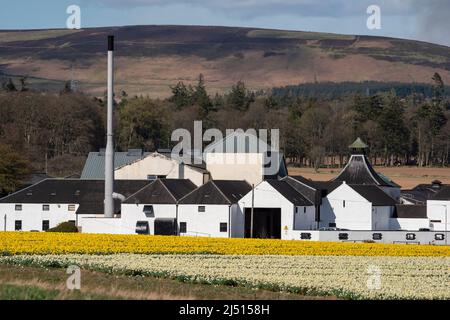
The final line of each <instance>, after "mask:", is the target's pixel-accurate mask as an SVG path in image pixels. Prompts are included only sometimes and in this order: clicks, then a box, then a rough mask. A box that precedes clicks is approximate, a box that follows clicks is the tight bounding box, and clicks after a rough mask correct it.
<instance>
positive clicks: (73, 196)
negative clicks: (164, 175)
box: [0, 179, 149, 214]
mask: <svg viewBox="0 0 450 320" xmlns="http://www.w3.org/2000/svg"><path fill="white" fill-rule="evenodd" d="M148 183H149V181H148V180H116V181H115V182H114V191H115V192H116V193H119V194H122V195H124V196H125V197H129V196H131V195H132V194H133V193H135V192H136V191H138V190H139V189H141V188H143V187H144V186H145V185H147V184H148ZM104 198H105V181H104V180H80V179H46V180H43V181H41V182H39V183H37V184H34V185H32V186H30V187H28V188H25V189H22V190H20V191H18V192H15V193H13V194H10V195H9V196H6V197H4V198H2V199H0V203H18V204H21V203H42V204H52V203H56V204H79V208H78V210H77V214H102V213H103V201H104ZM114 203H115V206H114V209H115V213H119V212H120V200H114Z"/></svg>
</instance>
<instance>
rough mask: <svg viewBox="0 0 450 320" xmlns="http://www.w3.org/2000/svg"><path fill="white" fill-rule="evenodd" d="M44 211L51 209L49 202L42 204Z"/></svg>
mask: <svg viewBox="0 0 450 320" xmlns="http://www.w3.org/2000/svg"><path fill="white" fill-rule="evenodd" d="M42 211H50V205H48V204H43V205H42Z"/></svg>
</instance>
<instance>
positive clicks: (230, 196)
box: [179, 180, 252, 205]
mask: <svg viewBox="0 0 450 320" xmlns="http://www.w3.org/2000/svg"><path fill="white" fill-rule="evenodd" d="M251 189H252V187H251V186H250V185H249V184H248V183H247V182H246V181H239V180H210V181H208V182H207V183H205V184H204V185H202V186H200V187H198V188H197V189H195V190H194V191H192V192H190V193H189V194H187V195H186V196H184V197H183V198H181V200H180V201H179V203H180V204H227V205H229V204H233V203H237V202H238V201H239V200H240V199H241V198H242V197H244V196H245V195H246V194H247V193H248V192H250V190H251Z"/></svg>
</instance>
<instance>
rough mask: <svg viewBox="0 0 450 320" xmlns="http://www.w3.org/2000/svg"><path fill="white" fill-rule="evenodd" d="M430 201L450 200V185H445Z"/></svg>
mask: <svg viewBox="0 0 450 320" xmlns="http://www.w3.org/2000/svg"><path fill="white" fill-rule="evenodd" d="M430 200H450V185H445V186H443V187H442V188H441V190H440V191H439V192H437V193H436V194H435V195H433V196H432V197H431V199H430Z"/></svg>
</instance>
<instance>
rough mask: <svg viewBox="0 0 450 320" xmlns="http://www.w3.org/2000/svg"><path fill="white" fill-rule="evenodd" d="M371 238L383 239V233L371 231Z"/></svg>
mask: <svg viewBox="0 0 450 320" xmlns="http://www.w3.org/2000/svg"><path fill="white" fill-rule="evenodd" d="M372 239H373V240H381V239H383V235H382V234H381V233H373V234H372Z"/></svg>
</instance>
